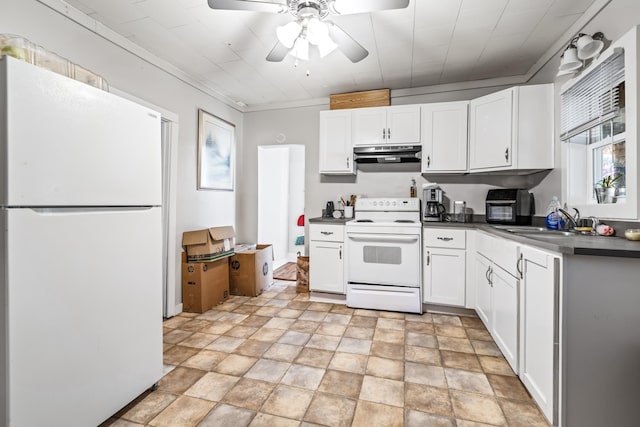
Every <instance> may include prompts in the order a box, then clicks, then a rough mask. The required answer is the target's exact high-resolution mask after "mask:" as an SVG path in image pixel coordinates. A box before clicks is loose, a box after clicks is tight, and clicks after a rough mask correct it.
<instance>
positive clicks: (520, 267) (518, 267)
mask: <svg viewBox="0 0 640 427" xmlns="http://www.w3.org/2000/svg"><path fill="white" fill-rule="evenodd" d="M516 270H518V274H519V275H520V278H521V279H522V278H524V274H523V272H522V254H520V258H518V262H517V263H516Z"/></svg>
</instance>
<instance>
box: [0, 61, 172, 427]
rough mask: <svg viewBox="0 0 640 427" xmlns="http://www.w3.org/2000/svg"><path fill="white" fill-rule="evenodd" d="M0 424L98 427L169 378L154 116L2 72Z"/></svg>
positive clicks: (32, 72)
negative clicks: (165, 364)
mask: <svg viewBox="0 0 640 427" xmlns="http://www.w3.org/2000/svg"><path fill="white" fill-rule="evenodd" d="M0 104H1V107H0V111H2V114H1V115H0V135H1V136H0V175H1V176H2V179H1V180H0V224H1V226H0V260H1V261H0V347H1V348H0V384H2V386H1V387H2V393H1V395H0V397H1V398H0V414H2V415H1V419H0V424H1V425H5V426H45V425H46V426H61V425H64V426H83V427H86V426H95V425H98V424H100V423H101V422H103V421H104V420H106V419H107V418H109V417H110V416H111V415H113V414H114V413H116V412H117V411H118V410H119V409H120V408H122V407H123V406H125V405H126V404H127V403H129V402H130V401H132V400H133V399H135V398H136V397H137V396H138V395H140V394H141V393H143V392H144V391H145V390H146V389H148V388H149V387H151V386H153V385H154V383H156V382H157V381H158V380H159V379H160V378H161V376H162V372H163V366H162V264H161V263H162V232H161V207H160V205H161V200H162V199H161V197H162V196H161V186H162V184H161V150H160V143H161V141H160V117H159V114H158V113H156V112H154V111H152V110H149V109H148V108H145V107H141V106H139V105H137V104H134V103H132V102H130V101H127V100H124V99H121V98H119V97H117V96H114V95H111V94H109V93H107V92H104V91H101V90H99V89H96V88H93V87H91V86H88V85H86V84H83V83H80V82H77V81H74V80H71V79H69V78H66V77H63V76H60V75H58V74H55V73H52V72H49V71H46V70H43V69H40V68H38V67H35V66H32V65H30V64H28V63H25V62H22V61H19V60H16V59H14V58H8V57H5V58H4V59H2V60H0Z"/></svg>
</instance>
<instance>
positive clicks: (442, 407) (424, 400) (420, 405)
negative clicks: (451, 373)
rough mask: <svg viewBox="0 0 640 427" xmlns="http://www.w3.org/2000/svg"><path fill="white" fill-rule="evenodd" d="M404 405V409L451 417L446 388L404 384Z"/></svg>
mask: <svg viewBox="0 0 640 427" xmlns="http://www.w3.org/2000/svg"><path fill="white" fill-rule="evenodd" d="M404 405H405V407H406V408H410V409H415V410H417V411H422V412H428V413H430V414H436V415H444V416H447V417H450V416H453V408H452V407H451V400H450V399H449V390H447V389H446V388H436V387H430V386H427V385H423V384H413V383H406V384H405V397H404Z"/></svg>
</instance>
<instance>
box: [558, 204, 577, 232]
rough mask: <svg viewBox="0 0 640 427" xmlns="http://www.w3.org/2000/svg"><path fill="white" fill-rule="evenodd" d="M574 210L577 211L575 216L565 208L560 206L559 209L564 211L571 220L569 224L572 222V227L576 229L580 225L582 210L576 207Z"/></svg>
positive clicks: (568, 219)
mask: <svg viewBox="0 0 640 427" xmlns="http://www.w3.org/2000/svg"><path fill="white" fill-rule="evenodd" d="M573 210H574V211H576V213H575V215H574V216H572V215H571V214H570V213H569V212H567V211H565V210H564V209H562V208H558V211H559V212H560V213H562V214H563V215H564V216H565V217H566V218H567V221H569V224H571V227H570V229H574V228H576V227H578V221H579V220H580V211H579V210H578V209H576V208H573Z"/></svg>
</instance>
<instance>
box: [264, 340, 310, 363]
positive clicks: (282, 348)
mask: <svg viewBox="0 0 640 427" xmlns="http://www.w3.org/2000/svg"><path fill="white" fill-rule="evenodd" d="M301 350H302V347H301V346H299V345H291V344H279V343H275V344H272V345H271V347H269V350H267V351H266V352H265V353H264V354H263V355H262V357H264V358H267V359H274V360H280V361H282V362H293V361H294V360H295V358H296V357H298V354H300V351H301Z"/></svg>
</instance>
